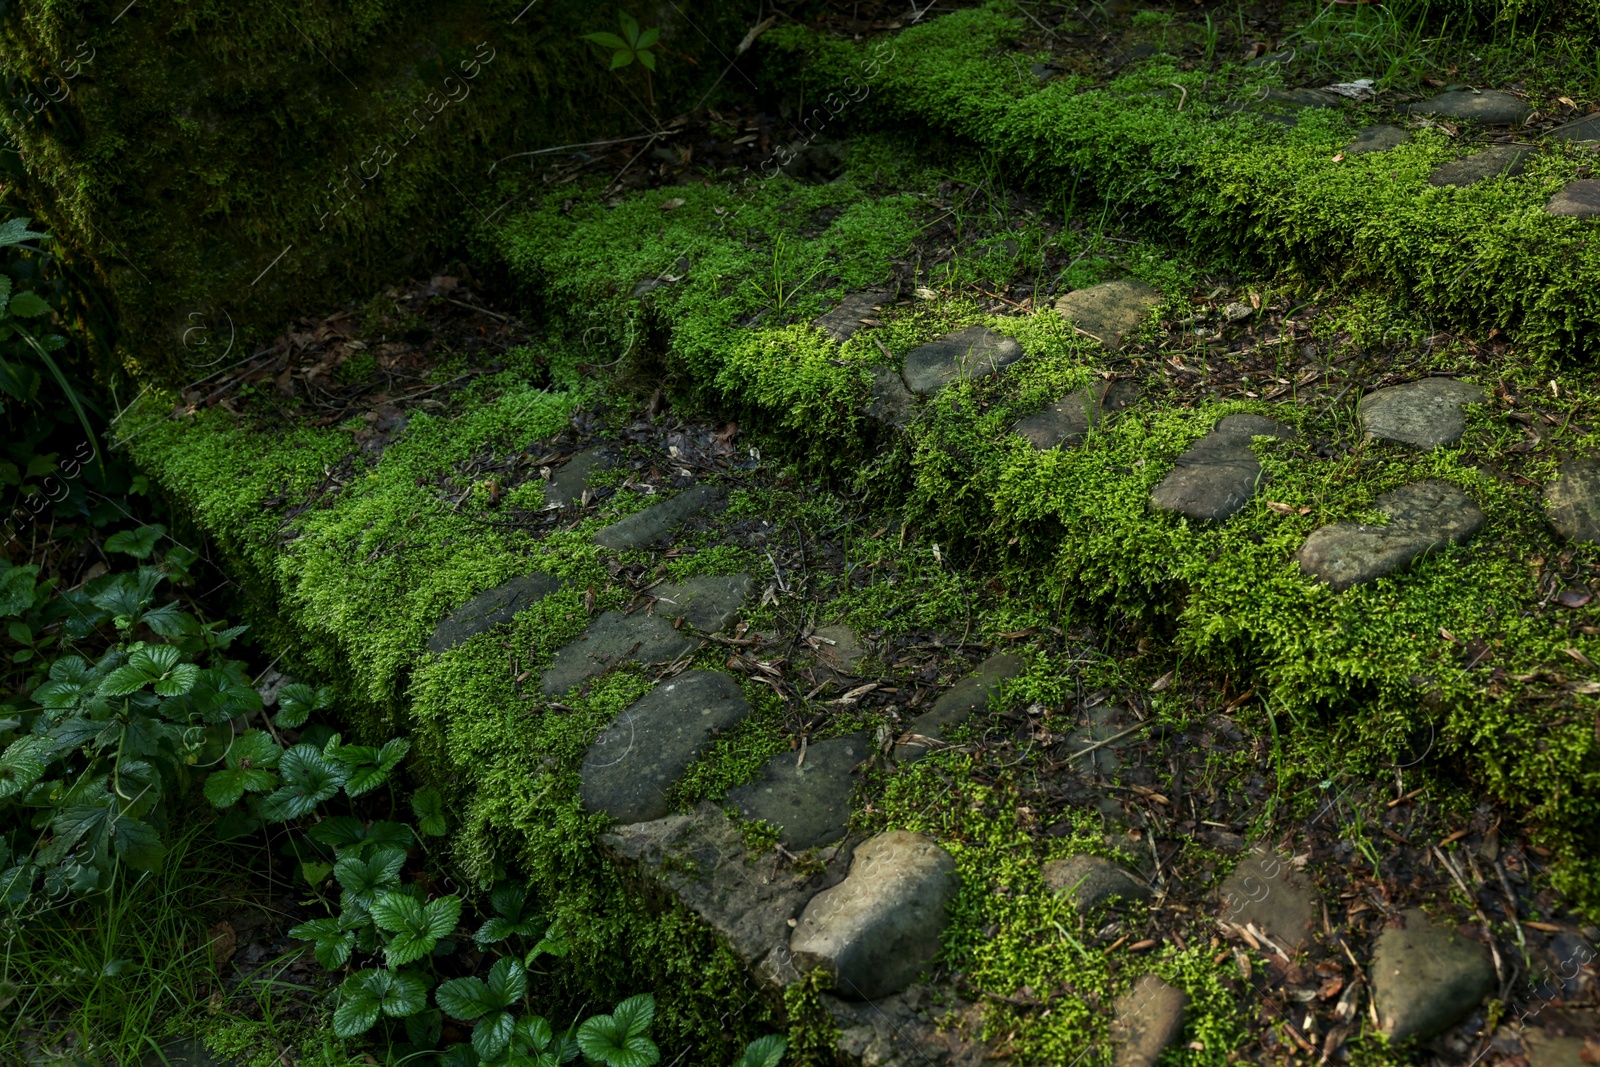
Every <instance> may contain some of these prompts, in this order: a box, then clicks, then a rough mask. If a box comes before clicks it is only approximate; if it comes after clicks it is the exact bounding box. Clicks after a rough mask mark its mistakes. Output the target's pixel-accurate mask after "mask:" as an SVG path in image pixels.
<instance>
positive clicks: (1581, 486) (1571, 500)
mask: <svg viewBox="0 0 1600 1067" xmlns="http://www.w3.org/2000/svg"><path fill="white" fill-rule="evenodd" d="M1544 505H1545V510H1546V512H1548V514H1549V515H1550V525H1552V526H1554V527H1555V528H1556V533H1558V534H1560V535H1561V536H1562V537H1564V538H1566V539H1567V540H1568V541H1590V542H1600V460H1593V459H1569V460H1567V461H1566V462H1565V463H1563V464H1561V466H1560V467H1558V468H1557V469H1556V480H1555V481H1553V482H1551V483H1550V484H1549V485H1547V486H1545V487H1544Z"/></svg>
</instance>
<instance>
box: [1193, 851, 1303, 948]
mask: <svg viewBox="0 0 1600 1067" xmlns="http://www.w3.org/2000/svg"><path fill="white" fill-rule="evenodd" d="M1217 893H1218V897H1219V898H1220V900H1221V902H1222V912H1221V918H1222V920H1223V921H1224V922H1230V923H1233V924H1234V925H1235V926H1252V925H1253V926H1254V927H1255V928H1256V929H1257V930H1260V931H1261V932H1262V933H1264V934H1266V935H1267V936H1268V937H1269V938H1271V939H1272V940H1273V941H1274V942H1275V943H1276V944H1277V945H1278V946H1279V947H1280V948H1282V949H1283V950H1284V951H1285V952H1287V953H1289V954H1290V955H1293V954H1294V952H1295V951H1296V950H1297V949H1299V948H1300V947H1301V946H1302V945H1304V944H1305V943H1306V942H1307V941H1308V940H1309V939H1310V936H1311V923H1312V920H1313V919H1314V918H1315V916H1316V910H1317V907H1316V896H1315V895H1314V894H1313V893H1312V891H1311V886H1310V883H1309V882H1308V881H1307V879H1306V877H1305V876H1304V875H1303V874H1301V873H1300V872H1299V871H1297V870H1295V869H1294V867H1293V866H1292V865H1290V863H1289V858H1288V857H1287V856H1284V855H1282V854H1280V853H1277V852H1272V851H1268V850H1266V849H1262V848H1257V849H1255V850H1254V851H1252V852H1251V853H1250V854H1249V855H1247V856H1245V857H1244V859H1242V860H1240V861H1239V863H1238V865H1237V866H1235V867H1234V869H1233V871H1232V872H1231V873H1230V874H1229V875H1228V877H1227V878H1225V879H1223V881H1222V885H1221V886H1220V887H1219V888H1218V890H1217Z"/></svg>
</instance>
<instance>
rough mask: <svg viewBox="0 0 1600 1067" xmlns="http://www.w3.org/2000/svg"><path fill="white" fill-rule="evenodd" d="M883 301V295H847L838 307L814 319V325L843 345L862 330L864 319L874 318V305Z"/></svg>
mask: <svg viewBox="0 0 1600 1067" xmlns="http://www.w3.org/2000/svg"><path fill="white" fill-rule="evenodd" d="M882 299H883V294H882V293H846V294H845V295H844V299H842V300H840V301H839V303H838V304H837V305H835V306H834V307H833V308H831V309H829V310H828V311H826V312H824V313H823V314H821V315H819V316H817V317H816V318H815V319H812V320H811V321H812V325H814V326H816V328H817V329H819V330H821V331H822V332H823V333H825V334H827V335H828V336H829V337H831V338H833V339H834V340H835V341H838V342H840V343H841V344H842V343H843V342H845V341H848V340H850V336H851V335H852V334H854V333H855V332H856V331H857V330H859V329H861V327H862V325H863V323H862V322H861V320H862V319H870V318H872V316H873V310H872V305H873V304H875V303H877V302H879V301H881V300H882Z"/></svg>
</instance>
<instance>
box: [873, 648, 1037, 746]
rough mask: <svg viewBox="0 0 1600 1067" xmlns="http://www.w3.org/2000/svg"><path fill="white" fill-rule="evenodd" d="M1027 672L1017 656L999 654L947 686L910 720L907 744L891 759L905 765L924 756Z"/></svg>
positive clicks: (986, 707)
mask: <svg viewBox="0 0 1600 1067" xmlns="http://www.w3.org/2000/svg"><path fill="white" fill-rule="evenodd" d="M1027 669H1028V665H1027V663H1026V662H1024V661H1023V659H1022V657H1021V656H1017V655H1013V654H1011V653H1009V652H1003V653H1000V654H999V655H995V656H990V657H989V658H988V659H986V660H984V661H983V662H982V663H980V664H978V668H977V670H975V671H973V672H972V673H971V674H969V675H967V676H966V677H965V678H963V679H961V680H960V681H959V682H957V683H956V684H955V685H953V686H951V687H950V689H949V690H947V691H946V692H945V693H944V694H943V695H941V696H940V697H939V698H938V699H937V700H935V701H934V702H933V707H932V708H929V709H928V710H927V711H925V712H923V713H922V714H921V715H918V716H917V717H916V718H915V719H912V720H911V725H910V726H909V727H908V728H907V730H906V734H907V735H908V738H907V740H905V741H902V742H900V743H899V744H897V745H895V748H894V758H895V759H897V760H899V761H901V762H909V761H912V760H916V759H920V758H921V757H923V756H925V755H927V753H928V751H929V750H930V749H931V748H933V747H935V746H937V745H938V744H939V743H940V742H942V741H943V740H944V733H945V731H946V730H948V729H950V728H951V727H954V726H959V725H960V724H961V723H964V722H966V721H967V720H968V719H969V718H971V717H972V716H973V715H976V714H980V713H982V712H984V711H986V710H988V707H989V701H990V700H991V699H992V698H993V697H994V695H995V693H996V691H997V690H998V689H999V688H1000V686H1001V685H1003V684H1004V683H1006V682H1009V681H1011V680H1012V679H1013V678H1020V677H1021V676H1022V675H1023V673H1024V672H1025V671H1026V670H1027Z"/></svg>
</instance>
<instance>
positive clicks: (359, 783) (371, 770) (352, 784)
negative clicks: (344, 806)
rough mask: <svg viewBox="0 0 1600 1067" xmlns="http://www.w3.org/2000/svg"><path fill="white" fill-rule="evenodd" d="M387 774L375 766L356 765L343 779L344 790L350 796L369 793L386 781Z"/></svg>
mask: <svg viewBox="0 0 1600 1067" xmlns="http://www.w3.org/2000/svg"><path fill="white" fill-rule="evenodd" d="M388 778H389V775H388V774H386V773H385V772H383V771H381V770H379V769H378V768H376V767H357V768H356V769H355V770H354V771H352V772H350V777H348V778H346V779H345V782H344V791H345V794H346V795H347V796H349V797H351V798H355V797H358V796H361V795H362V794H363V793H370V792H372V791H373V790H374V789H376V788H378V786H380V785H382V784H383V783H384V782H385V781H387V780H388Z"/></svg>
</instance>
